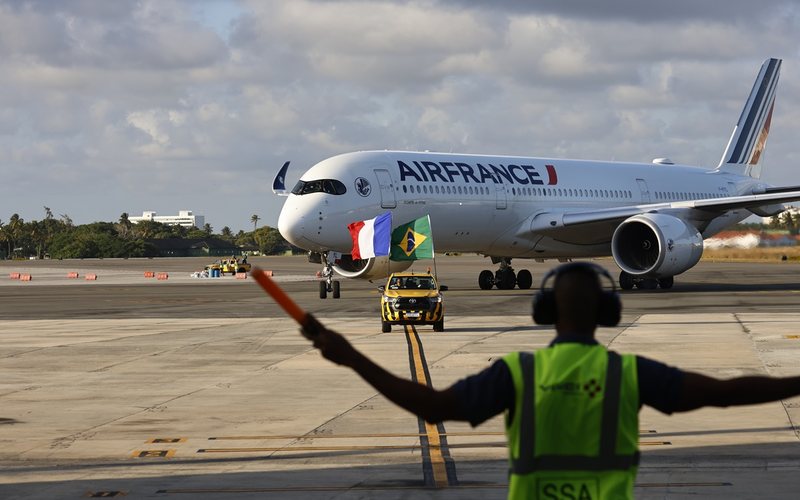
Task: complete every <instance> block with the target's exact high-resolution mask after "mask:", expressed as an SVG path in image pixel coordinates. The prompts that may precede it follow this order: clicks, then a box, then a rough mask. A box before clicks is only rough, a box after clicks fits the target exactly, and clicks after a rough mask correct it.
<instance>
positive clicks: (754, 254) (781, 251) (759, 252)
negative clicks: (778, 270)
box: [703, 246, 800, 262]
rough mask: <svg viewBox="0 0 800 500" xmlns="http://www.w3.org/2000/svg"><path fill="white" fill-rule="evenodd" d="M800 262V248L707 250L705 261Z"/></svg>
mask: <svg viewBox="0 0 800 500" xmlns="http://www.w3.org/2000/svg"><path fill="white" fill-rule="evenodd" d="M784 256H786V259H785V260H790V261H800V246H796V247H774V248H720V249H718V250H711V249H705V250H704V251H703V260H710V261H715V260H739V261H759V262H761V261H777V262H780V261H782V260H784Z"/></svg>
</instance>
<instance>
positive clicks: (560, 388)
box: [503, 342, 639, 500]
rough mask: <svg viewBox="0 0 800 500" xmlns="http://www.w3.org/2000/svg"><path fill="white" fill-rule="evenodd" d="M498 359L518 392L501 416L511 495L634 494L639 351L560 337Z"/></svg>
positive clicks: (562, 499)
mask: <svg viewBox="0 0 800 500" xmlns="http://www.w3.org/2000/svg"><path fill="white" fill-rule="evenodd" d="M503 360H504V361H505V362H506V364H507V365H508V367H509V369H510V371H511V376H512V379H513V381H514V391H515V405H514V414H513V415H511V414H509V413H508V412H507V413H506V437H507V439H508V450H509V462H510V474H509V490H508V498H510V499H539V500H541V499H546V500H567V499H570V500H578V499H580V500H589V499H591V500H597V499H603V500H605V499H618V498H619V499H626V498H633V483H634V481H635V479H636V472H637V468H638V465H639V446H638V443H639V384H638V377H637V370H636V356H634V355H619V354H617V353H615V352H612V351H608V350H606V348H605V347H603V346H601V345H586V344H581V343H575V342H564V343H559V344H555V345H554V346H551V347H549V348H547V349H541V350H539V351H537V352H536V353H535V354H531V353H519V352H518V353H512V354H509V355H507V356H505V357H504V358H503Z"/></svg>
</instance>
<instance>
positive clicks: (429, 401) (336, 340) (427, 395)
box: [309, 327, 466, 422]
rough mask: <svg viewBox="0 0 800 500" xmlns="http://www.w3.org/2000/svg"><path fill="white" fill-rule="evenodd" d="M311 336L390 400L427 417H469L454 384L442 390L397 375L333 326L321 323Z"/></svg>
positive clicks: (326, 352) (431, 419) (331, 357)
mask: <svg viewBox="0 0 800 500" xmlns="http://www.w3.org/2000/svg"><path fill="white" fill-rule="evenodd" d="M309 338H311V340H313V342H314V347H316V348H317V349H319V350H320V352H321V353H322V355H323V356H324V357H325V358H326V359H328V360H330V361H333V362H334V363H336V364H339V365H343V366H347V367H350V368H352V369H353V370H355V371H356V373H358V374H359V375H360V376H361V378H363V379H364V380H365V381H366V382H367V383H369V384H370V385H371V386H372V387H374V388H375V389H377V390H378V392H380V393H381V394H383V395H384V396H386V397H387V398H388V399H389V400H390V401H392V402H393V403H395V404H396V405H398V406H400V407H402V408H405V409H406V410H408V411H410V412H411V413H413V414H415V415H418V416H420V417H422V418H424V419H425V420H426V421H428V422H441V421H443V420H466V418H465V417H464V416H463V415H462V410H461V406H460V405H459V403H458V400H457V398H456V395H455V391H454V390H453V388H452V387H450V388H448V389H445V390H443V391H439V390H436V389H433V388H430V387H427V386H425V385H422V384H418V383H416V382H413V381H411V380H407V379H403V378H400V377H397V376H395V375H393V374H391V373H389V372H388V371H386V370H385V369H383V368H382V367H380V366H378V365H377V364H376V363H374V362H373V361H372V360H370V359H369V358H367V357H366V356H364V355H363V354H362V353H361V352H359V351H358V350H357V349H355V348H354V347H353V346H352V345H351V344H350V342H348V341H347V339H345V338H344V337H343V336H342V335H340V334H338V333H336V332H334V331H333V330H328V329H327V328H324V327H322V328H319V333H318V334H316V335H313V336H309Z"/></svg>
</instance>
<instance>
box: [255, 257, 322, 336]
mask: <svg viewBox="0 0 800 500" xmlns="http://www.w3.org/2000/svg"><path fill="white" fill-rule="evenodd" d="M250 275H251V276H253V279H254V280H256V281H257V282H258V284H259V285H261V288H263V289H264V291H265V292H267V293H268V294H270V296H272V298H273V299H275V302H277V303H278V305H279V306H281V307H282V308H283V310H284V311H286V314H288V315H289V316H291V317H292V318H294V320H295V321H297V322H298V323H299V324H300V326H302V327H303V329H304V330H305V333H306V334H310V335H314V334H316V333H317V328H318V327H319V326H320V325H319V323H318V322H317V321H316V320H315V319H314V318H313V317H312V316H311V315H310V314H308V313H306V312H305V311H304V310H302V309H301V308H300V306H298V305H297V302H295V301H293V300H292V299H291V298H290V297H289V296H288V295H286V292H284V291H283V289H281V287H279V286H278V284H277V283H275V282H274V281H273V280H272V278H270V277H269V276H267V274H266V273H265V272H264V271H263V270H261V268H259V267H254V268H253V270H252V271H251V273H250Z"/></svg>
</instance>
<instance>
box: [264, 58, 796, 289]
mask: <svg viewBox="0 0 800 500" xmlns="http://www.w3.org/2000/svg"><path fill="white" fill-rule="evenodd" d="M780 66H781V60H779V59H768V60H767V61H765V62H764V64H763V65H762V67H761V70H760V72H759V74H758V77H757V78H756V81H755V85H754V86H753V89H752V91H751V93H750V96H749V98H748V100H747V102H746V104H745V106H744V109H743V110H742V113H741V116H740V117H739V121H738V123H737V124H736V126H735V127H734V129H733V134H732V135H731V138H730V141H729V142H728V145H727V147H726V149H725V152H724V154H723V155H722V159H721V160H720V163H719V165H718V166H717V167H716V168H714V169H713V170H711V169H706V168H700V167H691V166H685V165H676V164H674V163H673V162H672V161H670V160H669V159H666V158H659V159H655V160H653V162H652V163H621V162H605V161H587V160H566V159H550V158H527V157H512V156H485V155H463V154H446V153H430V152H408V151H362V152H355V153H348V154H342V155H339V156H334V157H332V158H328V159H326V160H323V161H321V162H319V163H317V164H316V165H314V166H313V167H311V168H310V169H309V170H308V171H306V172H305V173H304V174H303V175H302V176H301V178H300V181H299V182H298V183H297V184H296V185H295V186H294V189H292V190H291V193H287V192H286V189H285V186H284V181H283V180H284V179H285V175H286V170H287V168H288V166H289V163H288V162H287V163H285V164H284V166H283V168H281V170H280V171H279V172H278V175H277V176H276V178H275V181H274V183H273V191H274V192H275V193H276V194H279V195H284V196H288V198H287V200H286V203H285V204H284V207H283V209H282V210H281V213H280V217H279V220H278V229H279V230H280V232H281V234H282V235H283V237H284V238H286V240H287V241H289V242H291V243H292V244H293V245H295V246H298V247H301V248H304V249H307V250H309V252H310V254H309V255H310V258H311V260H312V261H314V262H317V263H321V264H323V266H324V269H323V275H324V276H325V277H326V282H321V283H320V285H321V286H320V296H321V297H325V290H327V291H331V290H333V292H334V297H338V296H339V283H338V282H334V281H333V280H332V278H331V276H332V274H333V273H332V271H335V272H337V273H338V274H340V275H341V276H344V277H347V278H363V279H375V278H380V277H384V276H386V273H387V271H391V272H394V271H398V270H402V269H405V268H407V267H408V266H409V265H410V262H386V260H385V259H386V257H378V258H373V259H367V260H355V261H354V260H353V259H351V258H350V256H349V255H347V254H348V253H349V252H350V249H351V247H352V240H351V237H350V233H349V231H348V229H347V225H348V224H349V223H351V222H353V221H358V220H367V219H371V218H373V217H375V216H377V215H378V214H380V213H382V212H385V211H387V210H390V211H391V212H392V220H393V221H395V223H404V222H406V221H410V220H413V219H416V218H419V217H423V216H425V215H430V220H431V228H432V231H433V236H434V240H435V247H436V251H437V252H475V253H478V254H483V255H484V256H489V257H491V259H492V262H493V263H494V264H499V269H497V270H496V271H494V272H492V271H490V270H484V271H482V272H481V273H480V274H479V276H478V285H479V286H480V288H482V289H489V288H492V287H493V286H496V287H497V288H500V289H511V288H514V287H515V286H518V287H519V288H522V289H527V288H530V286H531V284H532V280H533V278H532V276H531V273H530V271H527V270H521V271H519V273H515V272H514V270H513V268H512V267H511V260H512V259H514V258H534V259H550V258H555V259H561V260H564V259H570V258H587V257H600V256H608V255H612V256H613V258H614V261H615V263H616V264H617V266H619V268H620V269H621V272H620V275H619V285H620V287H621V288H622V289H624V290H629V289H631V288H633V287H634V286H635V287H638V288H656V287H661V288H664V289H666V288H671V287H672V285H673V282H674V278H673V277H674V276H675V275H678V274H681V273H682V272H684V271H686V270H688V269H690V268H692V267H693V266H694V265H695V264H697V262H698V261H699V260H700V257H701V256H702V254H703V239H704V238H708V237H711V236H713V235H714V234H716V233H718V232H719V231H721V230H723V229H724V228H726V227H728V226H730V225H732V224H735V223H737V222H739V221H741V220H743V219H745V218H747V217H748V216H750V215H751V214H756V215H759V216H763V217H766V216H770V215H774V214H778V213H780V212H782V211H783V210H784V209H785V207H784V206H783V203H786V202H790V201H794V200H798V199H800V186H793V187H772V186H769V185H767V184H765V183H763V182H761V181H760V180H759V179H760V177H761V173H762V168H761V164H760V160H761V158H762V156H763V152H764V146H765V144H766V140H767V135H768V133H769V128H770V122H771V120H772V111H773V107H774V103H775V89H776V87H777V83H778V75H779V72H780ZM339 254H344V255H341V256H340V255H339ZM334 256H335V257H334Z"/></svg>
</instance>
